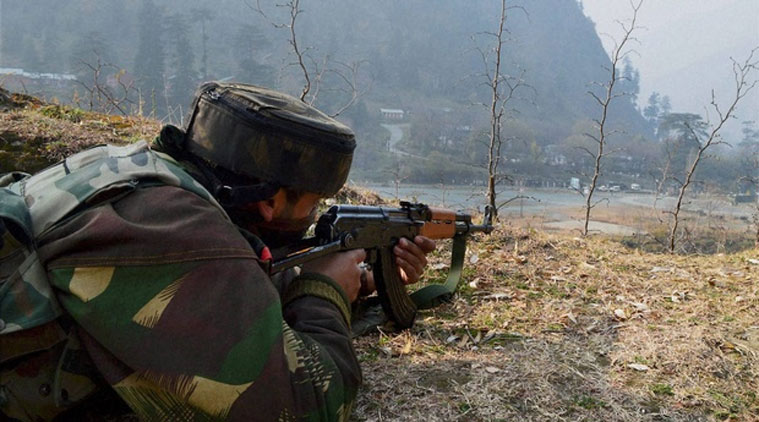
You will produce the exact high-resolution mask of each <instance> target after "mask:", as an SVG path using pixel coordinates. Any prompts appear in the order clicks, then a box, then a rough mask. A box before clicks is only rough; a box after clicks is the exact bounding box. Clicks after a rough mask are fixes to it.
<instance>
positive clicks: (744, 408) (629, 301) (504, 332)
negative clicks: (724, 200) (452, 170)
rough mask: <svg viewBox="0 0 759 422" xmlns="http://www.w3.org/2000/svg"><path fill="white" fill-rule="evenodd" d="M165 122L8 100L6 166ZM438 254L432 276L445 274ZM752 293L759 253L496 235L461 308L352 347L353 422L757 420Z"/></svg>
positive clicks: (512, 230)
mask: <svg viewBox="0 0 759 422" xmlns="http://www.w3.org/2000/svg"><path fill="white" fill-rule="evenodd" d="M159 126H160V123H159V122H156V121H151V120H146V119H132V118H122V117H115V116H107V115H99V114H94V113H85V112H82V111H80V110H76V109H71V108H66V107H59V106H56V105H50V104H43V103H41V102H40V101H38V100H35V99H34V98H31V97H24V96H19V95H11V94H8V93H7V92H2V91H0V160H1V161H0V166H1V167H0V168H1V169H2V171H6V170H7V169H11V168H17V169H24V170H27V171H33V170H35V169H38V168H40V167H44V166H45V165H47V164H49V163H51V162H54V161H56V160H58V159H60V158H61V157H62V156H63V155H65V154H67V153H69V152H71V151H74V150H77V149H80V148H82V147H85V146H88V145H93V144H98V143H103V142H116V143H123V142H130V141H133V140H135V139H139V138H146V139H151V138H152V137H153V136H154V135H155V134H156V133H157V131H158V129H159ZM337 200H338V201H341V202H345V201H351V202H372V203H377V202H378V201H380V198H378V197H377V196H376V195H372V194H371V193H367V192H362V191H356V190H347V191H344V192H342V193H341V194H340V195H339V197H338V199H337ZM442 246H443V247H441V250H440V251H439V252H437V253H436V254H435V256H433V257H432V259H431V264H430V266H429V269H428V271H427V274H426V278H425V279H426V280H428V281H436V280H442V279H443V278H444V277H445V273H446V270H447V259H448V254H447V252H446V246H445V245H442ZM758 293H759V256H757V253H756V250H751V251H745V252H741V253H736V254H716V255H688V256H672V255H668V254H657V253H650V252H644V251H641V250H637V249H631V248H628V247H626V246H623V245H622V244H621V243H620V242H618V241H617V240H615V239H613V238H610V237H604V236H595V237H589V238H577V237H574V235H573V234H571V233H547V232H543V231H538V230H533V229H530V228H529V227H527V226H526V225H522V224H520V225H501V226H499V227H498V229H497V230H496V232H495V233H493V234H492V235H491V236H480V237H477V238H476V239H474V240H473V242H471V244H470V250H469V252H468V257H467V266H466V270H465V274H464V281H463V283H462V288H461V290H460V293H459V294H458V295H457V296H456V298H455V299H454V300H453V302H452V303H450V304H445V305H443V306H441V307H438V308H436V309H434V310H430V311H424V312H422V313H421V314H420V315H419V318H418V321H417V324H416V325H415V326H414V327H413V328H412V329H410V330H407V331H404V332H401V333H393V332H391V331H389V330H385V331H383V332H380V333H376V334H373V335H367V336H365V337H362V338H360V339H358V340H357V343H356V346H357V352H358V355H359V359H360V360H361V362H362V367H363V369H364V378H365V383H364V387H363V388H362V390H361V391H360V393H359V397H358V403H357V409H356V411H355V413H354V416H353V418H352V419H353V420H355V421H380V420H392V421H396V420H401V421H403V420H407V421H418V420H427V421H451V420H463V421H494V420H515V421H516V420H520V421H521V420H525V421H556V420H559V421H560V420H568V421H578V420H600V421H658V420H672V421H694V420H695V421H698V420H733V421H756V420H759V397H757V394H759V316H758V315H759V296H758Z"/></svg>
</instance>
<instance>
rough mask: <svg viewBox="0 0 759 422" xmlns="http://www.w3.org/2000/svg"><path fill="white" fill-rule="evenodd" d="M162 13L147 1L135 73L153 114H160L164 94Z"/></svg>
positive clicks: (143, 6)
mask: <svg viewBox="0 0 759 422" xmlns="http://www.w3.org/2000/svg"><path fill="white" fill-rule="evenodd" d="M162 15H163V12H162V10H161V9H159V8H158V7H156V5H155V4H154V3H153V1H152V0H144V1H143V3H142V10H141V11H140V14H139V22H140V28H139V41H138V43H137V55H136V57H135V59H134V61H135V63H134V73H135V76H136V77H137V86H138V87H139V89H140V92H141V96H142V100H143V101H144V102H145V104H146V106H147V107H148V110H149V111H150V112H151V113H156V112H159V111H163V107H160V110H159V104H160V101H159V99H160V98H161V97H162V96H163V94H164V71H165V69H164V66H165V58H164V48H163V33H162V32H163V31H162V28H163V23H164V22H163V16H162Z"/></svg>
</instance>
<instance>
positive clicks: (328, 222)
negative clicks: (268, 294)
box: [272, 202, 493, 328]
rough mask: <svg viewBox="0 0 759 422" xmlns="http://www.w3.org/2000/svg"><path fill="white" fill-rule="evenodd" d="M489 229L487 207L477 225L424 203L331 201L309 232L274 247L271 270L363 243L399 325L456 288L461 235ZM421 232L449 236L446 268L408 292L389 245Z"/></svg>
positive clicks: (383, 296) (460, 265)
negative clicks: (437, 278) (443, 276)
mask: <svg viewBox="0 0 759 422" xmlns="http://www.w3.org/2000/svg"><path fill="white" fill-rule="evenodd" d="M492 230H493V225H492V212H491V209H490V208H489V207H488V208H486V210H485V216H484V219H483V223H482V224H481V225H476V224H472V217H471V216H470V215H468V214H462V213H456V212H455V211H451V210H447V209H443V208H431V207H428V206H427V205H424V204H412V203H409V202H401V206H400V208H385V207H370V206H357V205H334V206H332V207H331V208H330V209H329V210H327V212H326V213H324V214H323V215H322V216H321V217H319V220H318V221H317V223H316V229H315V235H314V236H313V237H309V238H305V239H303V240H302V241H300V242H298V243H296V244H294V245H291V246H288V247H285V248H282V249H279V250H277V251H275V253H274V263H273V264H272V272H273V273H276V272H280V271H283V270H286V269H288V268H292V267H294V266H297V265H301V264H303V263H305V262H308V261H310V260H312V259H316V258H318V257H321V256H324V255H327V254H331V253H334V252H339V251H347V250H351V249H365V250H366V251H367V258H366V263H367V264H369V265H370V266H371V269H372V273H373V275H374V281H375V285H376V287H377V294H378V296H379V299H380V302H381V304H382V308H383V309H384V311H385V313H386V314H387V316H388V317H390V318H391V319H392V320H393V321H395V323H396V325H397V326H398V327H399V328H408V327H411V325H413V323H414V318H415V316H416V310H417V309H426V308H430V307H432V306H435V305H437V304H438V303H440V301H442V300H445V299H448V298H449V297H450V296H451V295H452V294H453V293H454V292H455V290H456V287H457V285H458V282H459V279H460V278H461V270H462V268H463V264H464V255H465V252H466V238H467V236H468V235H469V234H471V233H475V232H485V233H490V232H491V231H492ZM416 235H422V236H426V237H429V238H431V239H451V238H452V239H453V251H452V255H451V268H450V271H449V272H448V280H447V281H446V282H445V283H444V284H432V285H429V286H427V287H424V288H422V289H420V290H417V291H416V292H414V293H413V294H411V295H409V294H408V293H407V292H406V287H405V285H404V284H403V281H402V280H401V279H400V276H399V274H398V269H397V268H396V265H395V259H394V258H393V247H394V246H395V245H396V244H397V243H398V240H400V239H401V238H402V237H405V238H408V239H413V238H414V237H415V236H416Z"/></svg>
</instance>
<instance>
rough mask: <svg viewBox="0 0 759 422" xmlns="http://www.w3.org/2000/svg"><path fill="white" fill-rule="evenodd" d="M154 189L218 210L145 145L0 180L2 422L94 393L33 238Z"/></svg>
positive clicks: (39, 416) (91, 153)
mask: <svg viewBox="0 0 759 422" xmlns="http://www.w3.org/2000/svg"><path fill="white" fill-rule="evenodd" d="M152 185H171V186H177V187H181V188H184V189H187V190H189V191H191V192H194V193H196V194H197V195H199V196H201V197H203V198H204V199H206V200H208V201H209V202H211V203H212V204H214V205H215V206H216V207H217V208H219V209H220V210H221V207H220V206H219V205H218V203H217V202H216V201H215V200H214V199H213V197H212V196H211V195H210V194H209V193H208V192H207V191H206V190H205V189H204V188H203V187H202V186H201V185H200V184H198V183H197V182H196V181H195V180H194V179H192V178H191V177H190V176H189V175H188V174H187V173H185V172H184V171H183V170H182V169H181V168H180V167H179V165H178V164H177V163H176V162H175V161H174V160H172V159H171V158H170V157H169V156H167V155H165V154H161V153H158V152H155V151H153V150H151V149H150V148H149V147H148V145H147V144H146V143H145V142H139V143H136V144H132V145H128V146H124V147H114V146H105V145H104V146H99V147H95V148H92V149H89V150H86V151H83V152H80V153H78V154H75V155H73V156H71V157H69V158H67V159H66V160H64V161H62V162H60V163H58V164H56V165H54V166H51V167H49V168H48V169H46V170H43V171H42V172H40V173H37V174H35V175H33V176H28V175H24V174H23V173H11V174H7V175H4V176H1V177H0V420H4V418H3V415H4V416H6V417H8V418H10V420H19V421H32V420H33V421H37V420H51V419H53V418H54V417H56V416H57V415H59V414H60V413H62V412H64V411H66V410H68V409H71V408H72V407H73V406H74V405H76V404H78V403H81V402H82V401H83V400H85V399H86V398H87V397H89V396H90V395H91V394H92V393H93V392H95V391H96V390H97V389H98V387H99V386H98V382H97V381H95V380H98V379H99V376H98V375H97V372H96V371H95V370H94V368H93V366H92V364H91V363H90V361H89V358H88V357H87V355H86V353H85V352H84V351H83V350H82V349H81V347H80V345H79V342H78V340H77V336H76V334H75V327H74V325H73V323H72V322H71V321H70V320H69V319H68V318H67V317H66V315H65V313H64V312H63V311H62V309H61V307H60V305H59V304H58V302H57V300H56V298H55V294H54V292H53V291H52V288H51V286H50V284H49V282H48V279H47V273H46V270H45V268H44V263H42V262H41V261H40V259H39V257H38V255H37V250H36V244H37V240H38V239H41V238H43V236H45V234H46V233H48V232H49V231H50V230H52V229H54V228H56V227H57V226H58V225H59V224H60V223H61V222H64V221H66V220H68V219H69V218H71V217H73V216H75V215H77V214H78V213H79V212H81V211H83V210H85V209H87V208H89V207H92V206H95V205H98V204H102V203H105V202H109V201H114V200H116V199H118V198H121V197H123V196H124V195H127V194H128V193H129V192H131V191H132V190H134V189H135V188H136V187H138V186H152ZM222 212H223V211H222Z"/></svg>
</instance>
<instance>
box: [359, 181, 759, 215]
mask: <svg viewBox="0 0 759 422" xmlns="http://www.w3.org/2000/svg"><path fill="white" fill-rule="evenodd" d="M360 186H362V187H365V188H368V189H371V190H373V191H375V192H377V193H379V194H380V195H381V196H383V197H385V198H395V197H396V188H395V186H393V185H388V184H377V183H365V184H360ZM398 198H399V199H400V200H405V201H412V202H414V201H416V202H423V203H426V204H429V205H436V206H443V207H446V208H452V209H455V210H470V211H471V210H478V211H482V210H483V209H484V208H485V205H486V203H487V200H486V196H485V188H484V187H482V186H442V185H408V184H407V185H401V186H400V187H399V188H398ZM506 201H508V203H507V204H506V205H504V206H503V207H501V208H500V211H499V214H501V215H545V216H547V217H549V218H562V217H561V215H562V213H561V212H560V209H562V208H568V207H577V209H582V208H583V207H584V206H585V198H584V197H583V196H582V195H580V194H579V193H578V192H576V191H573V190H569V189H535V188H503V189H501V190H499V191H498V195H497V202H498V203H499V204H501V203H503V202H506ZM655 201H656V208H657V209H659V210H667V209H672V207H674V204H675V201H676V198H674V197H663V198H659V199H658V200H657V199H656V198H655V197H654V195H653V194H650V193H639V192H601V191H596V192H595V193H594V195H593V202H594V203H598V204H599V206H606V205H608V206H630V205H633V206H642V207H651V208H653V207H654V202H655ZM683 209H689V210H701V211H702V212H704V213H707V214H713V213H714V214H723V215H732V216H735V217H744V218H747V217H750V216H751V215H752V214H753V213H754V212H756V208H755V206H754V205H753V204H740V205H735V204H733V203H732V201H731V200H729V199H728V198H726V197H708V196H697V197H695V198H689V199H688V200H687V201H686V202H685V203H684V205H683Z"/></svg>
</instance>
